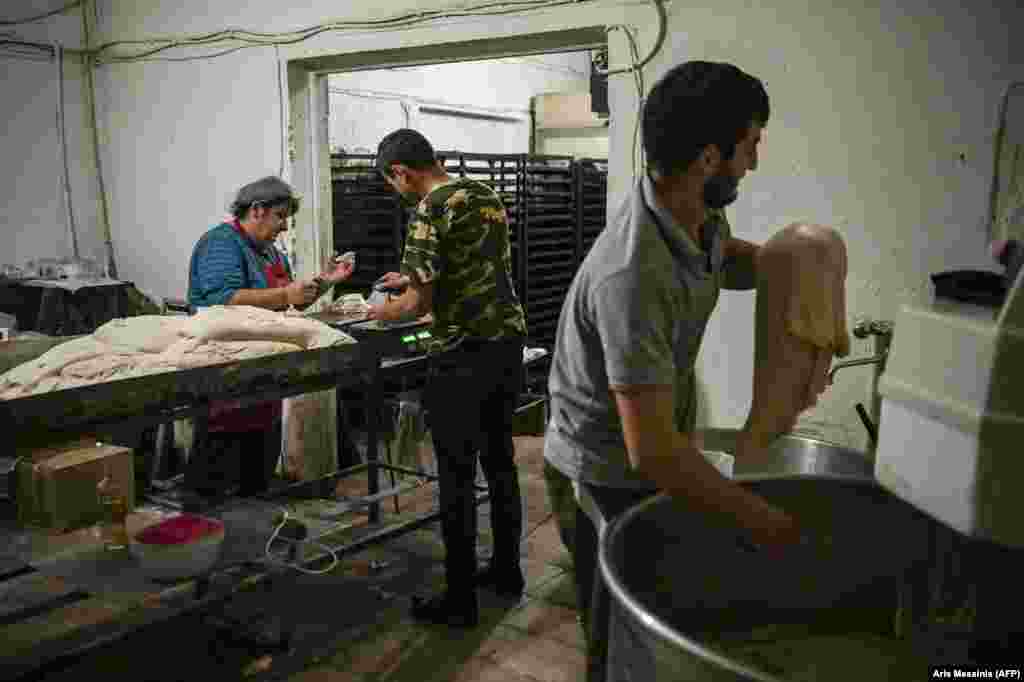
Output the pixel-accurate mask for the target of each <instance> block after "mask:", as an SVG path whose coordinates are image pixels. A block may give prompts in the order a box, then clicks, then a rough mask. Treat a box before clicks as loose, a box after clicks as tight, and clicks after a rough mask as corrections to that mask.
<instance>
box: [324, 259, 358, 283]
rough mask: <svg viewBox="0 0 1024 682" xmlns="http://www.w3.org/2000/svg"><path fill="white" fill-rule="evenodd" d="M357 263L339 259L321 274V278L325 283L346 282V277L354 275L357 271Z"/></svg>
mask: <svg viewBox="0 0 1024 682" xmlns="http://www.w3.org/2000/svg"><path fill="white" fill-rule="evenodd" d="M355 269H356V268H355V265H354V264H353V263H352V262H351V261H348V260H343V261H338V262H336V263H334V266H333V267H332V268H329V269H328V270H326V271H325V272H323V273H321V274H320V279H321V280H322V281H323V282H324V283H325V284H328V285H330V284H337V283H338V282H344V281H345V280H346V279H348V278H349V277H351V276H352V273H353V272H355Z"/></svg>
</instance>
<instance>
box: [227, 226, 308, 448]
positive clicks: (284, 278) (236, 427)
mask: <svg viewBox="0 0 1024 682" xmlns="http://www.w3.org/2000/svg"><path fill="white" fill-rule="evenodd" d="M232 227H234V228H235V231H236V232H238V234H240V235H241V236H242V238H243V239H244V240H245V242H246V244H248V245H249V246H250V248H255V246H254V245H253V244H252V239H251V238H250V237H249V236H248V235H247V234H245V232H244V231H243V230H242V226H241V225H240V224H239V223H238V221H237V220H235V221H234V222H233V223H232ZM263 274H264V276H266V278H267V288H268V289H277V288H280V287H286V286H288V285H289V284H291V283H292V278H291V277H289V276H288V270H287V269H286V268H285V267H284V261H282V260H281V259H280V258H277V259H275V261H274V262H273V263H271V264H265V265H264V267H263ZM238 405H239V403H238V401H236V400H225V401H217V402H213V403H210V421H209V427H208V428H209V430H210V431H228V432H231V433H241V432H246V431H263V430H266V429H269V428H270V427H271V425H272V424H273V423H274V420H275V419H277V418H278V417H280V416H281V401H280V400H273V401H270V402H267V403H258V404H256V405H250V406H249V407H245V408H240V407H238Z"/></svg>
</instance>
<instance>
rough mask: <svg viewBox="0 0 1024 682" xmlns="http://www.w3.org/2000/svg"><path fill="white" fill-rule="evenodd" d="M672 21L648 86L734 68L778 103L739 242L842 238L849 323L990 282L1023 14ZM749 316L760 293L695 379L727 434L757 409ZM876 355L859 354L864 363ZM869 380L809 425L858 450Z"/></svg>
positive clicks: (862, 350)
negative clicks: (952, 279) (1000, 130)
mask: <svg viewBox="0 0 1024 682" xmlns="http://www.w3.org/2000/svg"><path fill="white" fill-rule="evenodd" d="M840 5H849V6H851V7H852V8H843V7H841V6H840ZM670 14H671V26H672V27H673V30H671V31H670V33H669V40H668V44H667V45H666V49H665V50H664V52H662V54H661V55H659V56H658V57H657V58H656V59H655V60H654V62H653V63H652V64H651V66H650V74H649V76H648V80H649V81H653V80H654V79H655V78H657V77H659V76H660V75H662V74H663V73H664V72H665V71H666V70H667V69H668V68H670V66H671V65H674V64H676V63H679V62H682V61H685V60H687V59H698V58H700V59H710V60H728V61H732V62H734V63H736V64H737V65H739V66H740V67H741V68H744V69H745V70H748V71H749V72H751V73H753V74H755V75H757V76H758V77H760V78H761V79H762V80H763V81H764V82H765V84H766V87H767V89H768V93H769V96H770V97H771V100H772V119H771V121H770V122H769V125H768V129H767V135H766V139H765V142H764V144H763V145H762V157H761V166H760V168H759V169H758V171H757V172H755V173H753V174H751V175H749V176H748V178H747V179H746V180H744V182H743V184H742V185H741V190H740V199H739V200H738V201H737V202H736V203H735V204H734V205H733V207H731V208H730V209H729V216H730V219H731V221H732V224H733V229H734V232H735V233H737V235H738V236H741V237H745V238H748V239H752V240H754V241H763V240H764V239H766V238H767V237H769V236H770V235H771V234H773V233H774V232H775V231H776V230H778V229H779V228H781V227H783V226H785V225H786V224H788V223H790V222H792V221H794V220H808V221H813V222H818V223H826V224H831V225H834V226H836V227H837V228H839V229H840V230H841V231H842V233H843V235H844V237H845V239H846V242H847V247H848V250H849V262H850V272H849V277H848V280H847V300H848V310H849V314H850V317H851V318H853V317H854V316H856V315H867V316H871V317H876V318H877V317H881V318H885V319H892V318H893V316H894V315H895V314H896V313H897V311H898V309H899V306H900V305H901V304H903V303H906V302H924V301H927V300H930V297H931V295H932V290H931V282H930V280H929V279H928V277H929V275H930V274H931V273H935V272H939V271H944V270H949V269H967V268H982V269H991V268H993V267H994V263H992V262H991V261H990V260H989V258H988V255H987V253H986V228H985V225H984V218H985V216H986V214H987V211H986V209H987V203H986V201H987V192H988V189H989V183H990V179H991V172H992V170H991V169H992V162H993V137H994V133H995V125H996V120H997V108H998V103H999V99H1000V97H1001V95H1002V92H1003V89H1004V88H1005V86H1006V85H1007V83H1008V82H1010V81H1011V80H1013V79H1018V80H1019V79H1022V78H1024V41H1021V40H1020V35H1019V27H1020V26H1024V6H1022V5H1021V4H1020V3H1018V2H1014V1H1013V0H1001V1H996V2H989V3H969V4H968V3H959V2H954V1H952V0H938V1H936V0H908V1H906V2H901V3H882V2H877V1H870V2H867V3H831V4H823V3H813V2H804V1H801V0H784V1H781V2H775V3H771V4H770V5H760V4H757V3H749V2H740V1H734V0H725V1H723V2H718V3H714V6H713V8H694V7H685V8H684V7H679V6H676V7H673V8H672V9H670ZM694 26H699V27H700V30H699V31H697V30H687V27H694ZM1014 26H1015V27H1018V34H1017V36H1016V39H1013V38H1012V36H1011V27H1014ZM754 27H756V30H753V28H754ZM653 28H654V27H653V26H650V25H648V26H646V27H645V35H644V37H643V38H641V40H640V43H641V45H649V44H650V42H651V41H652V40H653V37H654V31H653ZM748 28H749V29H751V30H748ZM615 102H618V103H621V102H622V100H621V99H616V100H615ZM620 123H621V121H620ZM753 306H754V296H753V295H752V294H729V295H725V296H723V297H722V300H721V304H720V306H719V310H718V313H717V315H716V316H715V318H714V319H713V321H712V324H711V326H710V328H709V330H708V336H707V339H706V342H705V344H704V349H703V352H702V356H701V366H700V368H701V373H702V377H703V379H704V381H705V383H706V384H707V386H706V390H707V394H708V396H709V403H708V405H707V413H708V418H709V420H711V421H712V422H714V423H715V424H718V425H727V426H731V425H738V424H740V423H741V422H742V420H743V418H744V415H745V411H746V409H747V407H746V406H747V405H748V404H749V400H750V392H751V387H750V384H751V381H750V377H751V372H752V366H753V365H752V363H753V339H752V335H751V334H750V321H751V319H752V315H753ZM896 338H897V343H898V338H899V329H898V328H897V329H896ZM870 352H871V343H870V341H855V344H854V350H853V354H854V355H855V356H861V355H868V354H870ZM921 352H923V353H926V352H928V349H927V348H923V349H921ZM870 375H871V368H870V367H868V368H851V369H847V370H844V371H842V372H840V373H839V374H838V375H837V378H836V384H835V386H834V387H833V388H832V389H831V390H830V391H829V392H828V393H826V395H825V396H824V399H823V400H822V402H821V403H820V404H819V406H818V407H817V408H816V409H814V410H812V411H810V412H809V413H808V414H806V415H805V417H804V419H803V420H802V424H801V426H803V427H805V428H807V429H808V430H809V431H812V432H817V433H820V434H822V435H825V436H826V437H829V438H831V439H833V440H839V441H842V442H847V443H849V444H852V445H855V446H858V447H860V446H862V445H864V444H865V443H866V433H865V431H864V429H863V428H862V427H861V426H860V422H859V420H858V419H857V417H856V413H855V412H854V405H855V404H856V403H857V402H858V401H863V402H865V403H867V400H866V399H867V396H868V391H869V389H868V385H869V381H870Z"/></svg>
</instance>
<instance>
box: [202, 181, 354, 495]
mask: <svg viewBox="0 0 1024 682" xmlns="http://www.w3.org/2000/svg"><path fill="white" fill-rule="evenodd" d="M298 207H299V200H298V197H297V196H296V195H295V192H294V191H293V190H292V188H291V186H290V185H288V184H287V183H286V182H284V181H283V180H281V179H280V178H277V177H274V176H268V177H265V178H262V179H260V180H257V181H255V182H252V183H249V184H248V185H245V186H244V187H242V188H241V189H239V190H238V193H237V195H236V196H235V200H234V202H233V203H232V205H231V217H230V219H228V220H226V221H225V222H222V223H221V224H219V225H217V226H215V227H213V228H211V229H210V230H209V231H208V232H206V234H204V235H203V236H202V237H201V238H200V239H199V241H198V243H196V246H195V248H194V250H193V252H192V259H191V262H190V264H189V278H188V279H189V282H188V304H189V308H190V309H191V310H192V312H195V310H196V309H198V308H201V307H204V306H212V305H245V306H256V307H259V308H268V309H271V310H285V309H287V308H289V307H292V306H294V307H295V308H298V309H304V308H307V307H308V306H309V305H311V304H312V303H313V302H314V301H316V300H317V298H319V297H320V295H321V294H323V293H324V291H325V290H326V289H327V288H328V287H330V286H331V285H333V284H335V283H337V282H341V281H343V280H345V279H348V277H349V276H351V274H352V270H353V265H352V263H351V262H349V261H342V262H339V263H336V264H335V265H334V267H333V269H332V270H330V271H329V272H326V273H323V274H321V275H320V276H319V277H317V278H316V279H314V280H296V279H294V277H293V276H292V270H291V265H290V264H289V262H288V257H287V256H286V255H285V254H284V253H282V252H281V251H280V249H278V248H277V246H275V244H274V241H275V240H276V239H277V237H278V235H280V234H281V233H282V232H285V231H286V230H287V229H288V221H289V220H290V219H291V217H292V216H293V215H295V212H296V211H297V210H298ZM207 428H208V433H207V435H206V438H200V441H202V442H201V443H197V446H198V447H197V451H198V455H199V456H198V457H195V458H194V460H195V461H193V462H190V463H189V468H188V470H187V471H186V474H185V479H186V487H187V488H189V489H191V490H193V491H194V492H197V493H199V494H200V495H204V496H215V495H219V494H223V493H224V492H226V488H227V487H228V486H229V485H230V483H231V481H230V477H231V474H230V473H228V472H226V471H225V469H227V468H229V467H231V463H232V462H233V461H238V462H240V466H241V479H240V488H239V491H238V492H239V494H241V495H256V494H259V493H261V492H264V491H266V490H267V487H268V486H269V484H270V480H271V476H272V474H273V471H274V467H275V465H276V463H277V459H278V457H279V456H280V453H281V402H280V401H278V400H275V401H272V402H268V403H262V404H259V405H254V406H252V407H247V408H244V409H238V408H236V407H234V404H233V403H219V404H214V405H212V406H211V409H210V418H209V422H208V426H207Z"/></svg>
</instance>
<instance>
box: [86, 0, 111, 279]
mask: <svg viewBox="0 0 1024 682" xmlns="http://www.w3.org/2000/svg"><path fill="white" fill-rule="evenodd" d="M91 36H92V31H91V30H90V29H89V15H88V12H86V11H84V8H83V11H82V38H83V41H84V43H85V49H86V53H85V54H83V55H82V62H83V68H84V70H85V83H86V88H85V92H86V99H87V101H86V103H85V107H86V111H87V112H88V114H89V128H90V130H91V132H92V150H93V155H94V157H95V160H96V182H97V183H98V185H99V198H100V210H101V212H102V218H103V223H102V224H103V241H104V246H105V247H106V264H105V267H104V271H105V274H106V276H107V277H110V278H112V279H117V263H116V262H115V261H114V238H113V234H112V233H111V231H110V206H109V205H108V203H107V189H106V185H105V183H104V181H103V159H102V156H101V154H100V129H99V125H98V124H97V119H98V117H97V115H96V82H95V79H94V77H93V71H94V64H95V59H94V57H92V55H91V54H90V53H89V46H90V45H92V37H91Z"/></svg>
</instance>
